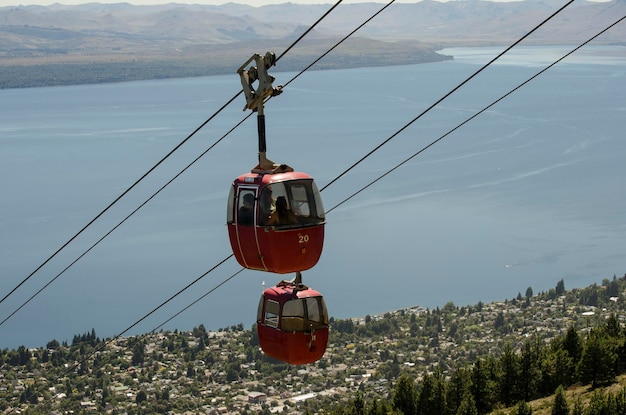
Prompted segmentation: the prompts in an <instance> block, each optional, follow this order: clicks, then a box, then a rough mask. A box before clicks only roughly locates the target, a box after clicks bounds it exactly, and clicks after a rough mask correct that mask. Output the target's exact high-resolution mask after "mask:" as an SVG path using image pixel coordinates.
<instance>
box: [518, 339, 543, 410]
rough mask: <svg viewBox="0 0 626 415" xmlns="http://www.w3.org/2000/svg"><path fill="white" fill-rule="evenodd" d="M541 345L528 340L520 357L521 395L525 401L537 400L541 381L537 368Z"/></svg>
mask: <svg viewBox="0 0 626 415" xmlns="http://www.w3.org/2000/svg"><path fill="white" fill-rule="evenodd" d="M539 347H540V346H539V343H538V342H537V341H535V340H527V341H526V342H524V345H523V346H522V354H521V356H520V372H519V373H520V378H519V379H520V382H519V387H520V395H521V398H522V399H523V400H524V401H530V400H531V399H534V398H535V395H536V391H537V383H538V380H539V370H538V367H537V363H538V355H539V350H538V349H539Z"/></svg>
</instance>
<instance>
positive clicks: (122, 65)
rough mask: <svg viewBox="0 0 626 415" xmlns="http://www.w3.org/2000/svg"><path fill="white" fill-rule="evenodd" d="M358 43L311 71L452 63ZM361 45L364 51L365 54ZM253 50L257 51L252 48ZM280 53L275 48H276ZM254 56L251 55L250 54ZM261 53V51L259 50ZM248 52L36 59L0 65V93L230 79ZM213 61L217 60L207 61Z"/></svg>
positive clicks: (294, 60)
mask: <svg viewBox="0 0 626 415" xmlns="http://www.w3.org/2000/svg"><path fill="white" fill-rule="evenodd" d="M372 42H375V41H372V40H370V39H360V40H359V41H358V42H357V43H354V44H352V45H351V46H352V48H351V49H349V50H347V51H344V52H341V53H334V54H332V55H328V56H326V57H325V58H324V59H323V60H321V61H319V62H317V63H316V64H315V65H314V66H313V67H311V70H325V69H350V68H359V67H374V66H395V65H414V64H420V63H431V62H441V61H445V60H450V59H452V58H451V57H450V56H445V55H442V54H439V53H436V52H435V51H434V49H435V47H426V46H424V45H423V44H421V43H419V42H401V43H394V44H390V43H387V42H376V43H375V44H374V46H371V45H372V44H373V43H372ZM366 45H368V46H370V48H369V50H368V51H367V52H366V49H365V48H366ZM325 48H326V45H325V44H323V45H321V44H320V45H314V47H310V48H308V49H305V50H304V51H299V52H294V53H290V54H289V55H286V56H285V58H284V59H282V60H281V61H280V62H279V64H277V66H276V68H274V69H273V71H274V72H291V71H301V70H302V69H303V68H306V67H307V66H308V65H310V63H311V62H314V61H315V60H316V59H318V57H319V56H320V55H321V54H322V52H320V50H321V49H324V50H325ZM257 49H259V48H257ZM277 49H278V50H280V48H277ZM253 50H254V49H253ZM259 50H265V49H259ZM249 53H250V48H246V49H244V48H243V47H242V46H239V47H238V48H235V47H234V46H233V47H229V48H228V49H226V47H224V46H221V47H210V48H207V49H206V50H195V51H193V53H192V52H187V53H184V54H181V55H173V56H172V55H170V56H145V57H137V58H129V57H128V56H107V55H103V56H99V57H96V58H94V57H87V56H79V55H74V56H47V57H36V58H16V59H9V60H7V59H5V60H2V59H0V68H1V69H2V72H3V74H4V76H3V77H2V79H0V89H15V88H35V87H49V86H69V85H85V84H103V83H117V82H131V81H145V80H155V79H172V78H190V77H201V76H213V75H226V74H234V73H235V72H236V69H237V68H238V67H239V66H240V65H241V63H242V62H243V61H245V59H246V58H247V57H248V56H249ZM216 55H219V56H221V59H212V58H213V57H214V56H216Z"/></svg>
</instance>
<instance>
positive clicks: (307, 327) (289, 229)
mask: <svg viewBox="0 0 626 415" xmlns="http://www.w3.org/2000/svg"><path fill="white" fill-rule="evenodd" d="M252 62H254V63H255V65H256V66H250V67H249V68H247V69H246V66H247V65H249V64H251V63H252ZM275 62H276V56H275V55H274V53H272V52H267V53H266V54H265V55H260V54H255V55H253V56H252V57H251V58H250V59H248V60H247V61H246V63H244V64H243V65H242V66H241V67H240V68H239V69H238V70H237V73H238V74H239V76H240V78H241V84H242V86H243V91H244V94H245V97H246V106H245V107H244V111H246V110H248V109H249V110H252V111H253V112H256V113H257V130H258V143H259V148H258V164H257V165H256V166H255V167H253V168H252V169H251V171H250V172H249V173H244V174H242V175H240V176H239V177H237V178H236V179H235V180H234V181H233V184H232V186H231V189H230V194H229V196H228V204H227V227H228V236H229V239H230V244H231V247H232V250H233V254H234V256H235V258H236V259H237V261H238V262H239V264H240V265H241V266H242V267H244V268H247V269H252V270H258V271H265V272H271V273H276V274H287V273H292V272H295V273H296V275H295V277H294V279H293V280H292V281H285V280H283V281H281V282H279V283H278V284H277V285H276V286H274V287H272V288H269V289H266V290H265V291H264V292H263V295H262V297H261V301H260V303H259V311H258V315H257V332H258V335H259V342H260V345H261V348H262V349H263V351H264V353H265V354H267V355H268V356H271V357H273V358H276V359H279V360H282V361H285V362H288V363H291V364H306V363H312V362H315V361H317V360H319V359H320V358H321V357H322V356H323V355H324V352H325V350H326V344H327V342H328V329H329V327H328V313H327V311H326V305H325V304H324V300H323V298H322V295H321V294H320V293H319V292H318V291H315V290H313V289H311V288H309V287H307V286H306V285H304V284H303V283H302V271H306V270H308V269H310V268H312V267H313V266H315V264H317V262H318V261H319V258H320V256H321V254H322V248H323V244H324V225H325V223H326V219H325V215H324V207H323V205H322V199H321V197H320V192H319V190H318V188H317V186H316V184H315V181H314V180H313V178H312V177H311V176H309V175H308V174H306V173H302V172H297V171H294V169H293V168H291V167H290V166H289V165H287V164H277V163H274V162H273V161H271V160H269V159H268V158H267V156H266V137H265V113H264V102H265V100H266V99H269V98H270V97H273V96H277V95H279V94H280V93H281V92H282V87H281V86H278V87H274V86H272V83H273V82H274V80H275V78H274V77H273V76H271V75H269V74H268V72H267V70H268V69H269V68H270V67H272V66H273V65H274V64H275ZM257 81H258V83H257V86H256V88H255V86H254V83H255V82H257Z"/></svg>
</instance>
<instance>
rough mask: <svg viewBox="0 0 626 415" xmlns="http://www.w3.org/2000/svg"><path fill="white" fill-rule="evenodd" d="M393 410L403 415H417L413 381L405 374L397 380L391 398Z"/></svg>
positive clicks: (415, 391)
mask: <svg viewBox="0 0 626 415" xmlns="http://www.w3.org/2000/svg"><path fill="white" fill-rule="evenodd" d="M392 405H393V408H394V409H396V410H398V411H400V412H401V413H402V414H404V415H415V414H417V390H416V388H415V383H414V382H413V379H411V378H410V377H409V375H407V374H406V373H403V374H402V375H400V377H399V378H398V383H397V384H396V388H395V389H394V393H393V398H392Z"/></svg>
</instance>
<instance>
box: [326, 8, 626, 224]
mask: <svg viewBox="0 0 626 415" xmlns="http://www.w3.org/2000/svg"><path fill="white" fill-rule="evenodd" d="M624 19H626V16H623V17H622V18H621V19H619V20H617V21H616V22H615V23H613V24H611V25H610V26H608V27H607V28H605V29H604V30H602V31H601V32H599V33H597V34H596V35H594V36H593V37H591V38H589V39H587V40H586V41H585V42H583V43H581V44H580V45H578V46H577V47H576V48H574V49H572V50H571V51H569V52H568V53H566V54H565V55H563V56H562V57H560V58H559V59H557V60H556V61H554V62H553V63H551V64H550V65H548V66H546V67H545V68H543V69H542V70H541V71H539V72H537V73H536V74H534V75H533V76H531V77H530V78H528V79H526V80H525V81H524V82H522V83H521V84H519V85H517V86H516V87H515V88H513V89H511V90H510V91H509V92H507V93H506V94H504V95H502V96H501V97H500V98H498V99H496V100H495V101H493V102H492V103H491V104H489V105H487V106H486V107H484V108H483V109H481V110H480V111H478V112H477V113H475V114H474V115H472V116H471V117H468V118H466V119H465V120H464V121H463V122H461V123H460V124H458V125H457V126H456V127H454V128H452V129H450V130H449V131H448V132H446V133H445V134H443V135H442V136H441V137H439V138H437V139H436V140H434V141H433V142H431V143H430V144H428V145H427V146H425V147H423V148H422V149H420V150H419V151H417V152H416V153H413V154H412V155H411V156H409V157H408V158H406V159H404V160H403V161H402V162H400V163H398V164H397V165H395V166H394V167H392V168H391V169H389V170H387V171H386V172H385V173H383V174H382V175H380V176H378V177H377V178H376V179H374V180H372V181H371V182H369V183H368V184H366V185H365V186H363V187H362V188H360V189H359V190H357V191H356V192H354V193H352V194H351V195H350V196H348V197H347V198H345V199H344V200H342V201H341V202H339V203H337V204H336V205H335V206H333V207H332V208H330V209H329V210H328V211H327V212H326V213H329V212H332V211H333V210H335V209H336V208H338V207H339V206H341V205H343V204H344V203H346V202H347V201H348V200H350V199H352V198H353V197H354V196H356V195H358V194H359V193H361V192H363V191H364V190H365V189H367V188H368V187H370V186H372V185H374V184H375V183H377V182H378V181H380V180H381V179H383V178H384V177H386V176H387V175H389V174H391V173H392V172H393V171H395V170H397V169H398V168H400V167H401V166H402V165H404V164H406V163H408V162H409V161H410V160H412V159H414V158H415V157H417V156H418V155H420V154H421V153H423V152H424V151H426V150H428V149H429V148H430V147H432V146H434V145H435V144H437V143H438V142H440V141H441V140H443V139H444V138H446V137H447V136H448V135H450V134H452V133H453V132H454V131H456V130H458V129H459V128H461V127H462V126H463V125H465V124H467V123H468V122H470V121H471V120H473V119H474V118H476V117H478V116H479V115H480V114H482V113H483V112H485V111H487V110H488V109H489V108H491V107H493V106H494V105H496V104H497V103H499V102H500V101H502V100H503V99H505V98H506V97H508V96H509V95H511V94H513V93H514V92H516V91H517V90H518V89H520V88H522V87H523V86H525V85H526V84H528V83H529V82H530V81H532V80H533V79H535V78H537V77H538V76H540V75H541V74H543V73H544V72H546V71H547V70H548V69H550V68H552V67H553V66H554V65H556V64H557V63H559V62H561V61H562V60H563V59H565V58H567V57H568V56H570V55H571V54H573V53H574V52H576V51H578V50H579V49H580V48H582V47H583V46H585V45H587V44H588V43H589V42H591V41H593V40H594V39H595V38H597V37H598V36H600V35H602V34H603V33H605V32H606V31H608V30H609V29H611V28H612V27H614V26H616V25H617V24H619V23H620V22H621V21H622V20H624ZM404 128H406V126H405V127H402V129H401V130H399V131H398V133H399V132H400V131H402V130H403V129H404ZM398 133H396V134H398ZM394 135H395V134H394Z"/></svg>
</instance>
